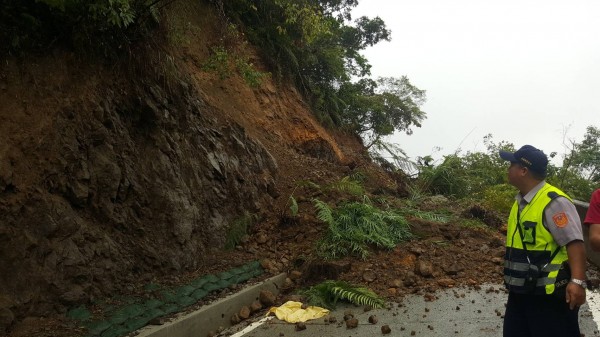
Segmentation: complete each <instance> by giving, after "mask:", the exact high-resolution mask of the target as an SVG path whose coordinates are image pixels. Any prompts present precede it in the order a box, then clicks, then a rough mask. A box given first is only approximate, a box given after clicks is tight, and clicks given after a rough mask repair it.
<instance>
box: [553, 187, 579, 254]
mask: <svg viewBox="0 0 600 337" xmlns="http://www.w3.org/2000/svg"><path fill="white" fill-rule="evenodd" d="M544 226H545V227H546V229H548V231H550V233H551V234H552V237H553V238H554V240H555V241H556V243H558V244H559V245H561V246H564V245H566V244H568V243H569V242H571V241H574V240H580V241H583V231H582V229H581V220H580V219H579V214H578V213H577V209H576V208H575V205H573V203H572V202H571V201H569V199H567V198H565V197H560V196H559V197H557V198H555V199H554V200H552V201H551V202H550V204H548V206H547V207H546V210H545V212H544Z"/></svg>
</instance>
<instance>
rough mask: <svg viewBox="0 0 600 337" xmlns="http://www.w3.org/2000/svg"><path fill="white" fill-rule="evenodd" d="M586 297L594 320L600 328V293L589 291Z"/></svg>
mask: <svg viewBox="0 0 600 337" xmlns="http://www.w3.org/2000/svg"><path fill="white" fill-rule="evenodd" d="M586 297H587V298H586V300H587V305H588V307H589V308H590V313H591V314H592V319H593V320H594V322H596V326H598V327H600V293H599V292H596V291H587V296H586Z"/></svg>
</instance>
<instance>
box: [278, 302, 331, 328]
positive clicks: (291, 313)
mask: <svg viewBox="0 0 600 337" xmlns="http://www.w3.org/2000/svg"><path fill="white" fill-rule="evenodd" d="M271 313H274V314H275V316H277V318H279V319H280V320H282V321H286V322H289V323H298V322H306V321H308V320H310V319H315V318H319V317H323V316H325V315H327V314H329V310H327V309H324V308H320V307H313V306H310V307H308V308H306V309H302V303H301V302H294V301H287V302H285V303H284V304H283V305H282V306H280V307H272V308H271V309H269V312H268V313H267V315H270V314H271Z"/></svg>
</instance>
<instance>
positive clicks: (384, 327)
mask: <svg viewBox="0 0 600 337" xmlns="http://www.w3.org/2000/svg"><path fill="white" fill-rule="evenodd" d="M390 332H392V329H390V326H389V325H387V324H386V325H382V326H381V333H382V334H384V335H387V334H389V333H390Z"/></svg>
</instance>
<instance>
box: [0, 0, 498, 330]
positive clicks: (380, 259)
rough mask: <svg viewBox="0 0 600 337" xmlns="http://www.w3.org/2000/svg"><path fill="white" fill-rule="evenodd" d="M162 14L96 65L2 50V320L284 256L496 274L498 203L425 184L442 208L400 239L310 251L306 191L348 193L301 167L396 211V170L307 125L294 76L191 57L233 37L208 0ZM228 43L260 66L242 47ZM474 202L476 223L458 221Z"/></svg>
mask: <svg viewBox="0 0 600 337" xmlns="http://www.w3.org/2000/svg"><path fill="white" fill-rule="evenodd" d="M198 13H204V14H203V15H198ZM171 18H179V19H178V20H167V21H166V26H167V27H168V30H169V33H168V35H167V36H168V37H169V38H168V39H166V40H165V41H153V43H154V44H152V45H150V46H140V47H139V49H138V50H133V51H132V54H133V55H146V56H144V57H142V58H136V60H125V61H122V62H117V63H115V64H110V65H106V64H99V63H97V62H89V60H82V59H81V58H80V57H77V56H75V55H73V54H72V53H70V52H66V51H63V50H55V51H53V52H52V53H51V54H50V55H45V56H28V57H24V58H21V59H16V58H12V57H8V58H6V59H5V60H2V65H0V102H2V104H0V219H2V220H0V256H1V260H0V334H1V333H2V330H5V331H6V334H7V335H8V336H11V337H21V336H37V337H41V336H57V335H60V336H80V335H82V331H81V330H80V329H78V328H74V327H73V322H71V321H69V320H68V319H66V318H65V313H66V311H67V310H68V309H69V308H72V307H74V306H77V305H80V304H89V303H90V302H91V301H92V300H95V299H106V298H111V297H112V296H115V295H120V296H127V295H140V294H141V293H142V292H143V289H142V286H143V285H144V284H147V283H148V282H155V283H158V284H161V285H177V284H182V283H185V282H187V281H189V280H191V279H193V278H195V277H197V276H198V275H202V274H207V273H218V272H220V271H226V270H229V269H231V268H233V267H236V266H239V265H241V264H243V263H245V262H248V261H252V260H256V259H258V260H260V261H261V263H262V265H263V267H265V269H266V270H267V273H266V274H265V275H264V276H263V277H268V276H270V275H274V274H277V273H280V272H282V271H287V272H292V271H297V273H295V275H297V276H299V278H298V279H296V280H295V281H294V283H293V284H290V286H291V287H292V288H290V289H288V290H289V291H291V290H292V289H293V288H297V287H303V286H307V285H311V284H314V283H315V282H319V281H321V280H323V279H325V278H327V279H341V280H346V281H349V282H350V283H352V284H360V285H365V286H367V287H369V288H371V289H372V290H374V291H375V292H377V293H378V294H380V295H382V296H385V297H386V298H388V299H390V300H395V299H399V298H401V297H402V296H404V295H405V294H408V293H420V294H423V295H424V296H428V297H429V298H431V299H433V297H434V295H433V292H434V291H435V290H436V289H439V288H448V287H456V286H460V285H469V286H477V285H479V284H481V283H483V282H500V280H501V275H502V263H503V260H502V256H503V252H504V248H503V242H504V238H503V234H502V233H501V229H499V228H498V226H499V225H500V224H501V223H502V222H503V220H502V219H503V217H499V216H498V215H494V214H493V212H490V211H486V210H484V209H482V208H481V207H480V206H478V205H461V204H460V203H457V202H455V201H449V200H447V199H445V198H439V197H437V198H435V197H434V198H428V199H423V200H422V202H420V203H418V207H419V208H421V209H422V210H424V211H436V210H441V209H445V210H449V211H450V212H452V213H453V214H454V217H453V220H452V221H451V222H449V223H437V222H431V221H425V220H422V219H419V218H416V217H415V218H409V223H410V225H411V227H412V230H413V232H414V233H415V234H417V235H418V238H417V239H415V240H412V241H410V242H407V243H403V244H400V245H399V246H398V247H396V248H395V249H393V250H391V251H384V250H374V251H373V253H372V254H371V255H370V256H369V257H368V258H367V259H366V260H360V259H357V258H355V257H347V258H343V259H341V260H336V261H333V262H328V261H322V260H320V259H319V258H318V257H317V256H315V254H314V242H316V240H318V238H319V237H320V236H321V235H322V233H323V231H324V230H325V229H326V226H325V225H324V224H323V223H322V222H320V221H318V220H317V219H316V218H315V211H314V208H313V206H312V202H311V199H312V198H315V197H316V198H319V199H321V200H323V201H326V202H328V203H329V204H330V205H335V204H336V203H339V202H342V201H345V200H349V199H351V198H353V197H352V196H350V195H348V194H345V193H341V192H324V189H321V190H319V189H310V188H303V187H298V186H299V185H301V184H300V183H301V182H307V181H310V182H312V183H315V184H317V185H319V186H322V187H324V186H328V185H330V184H333V183H335V182H339V181H340V179H342V178H343V177H346V176H349V175H351V174H356V173H360V174H361V175H362V176H363V177H364V182H363V186H364V188H365V190H366V191H367V194H368V195H370V196H371V197H381V198H385V199H386V200H388V203H389V204H390V205H391V206H392V207H399V208H402V207H406V201H405V200H403V199H401V197H403V196H406V189H405V185H406V183H407V182H408V181H407V178H406V177H403V176H401V175H392V174H389V173H388V172H386V171H385V170H383V169H382V168H380V167H379V166H377V165H374V164H373V163H372V162H371V161H370V160H369V159H368V156H367V154H366V150H365V148H364V147H363V145H362V144H361V142H360V140H359V139H358V138H357V137H355V136H352V135H347V134H344V133H341V132H336V131H332V130H328V129H326V128H324V127H323V126H321V125H320V124H319V123H318V121H317V120H316V119H315V118H314V117H313V115H312V114H311V112H310V109H309V108H308V105H307V104H306V102H304V101H303V99H302V97H301V96H300V95H299V94H298V92H297V91H296V90H295V89H294V88H293V87H291V86H289V85H286V84H277V83H275V82H273V81H271V80H266V81H265V82H264V83H263V84H262V85H261V87H259V88H251V87H249V86H247V85H246V84H245V83H244V82H243V80H242V79H241V78H240V77H239V76H237V75H233V76H231V77H229V78H226V79H221V78H220V77H219V76H218V74H216V73H214V72H206V71H204V70H202V64H203V62H205V60H206V59H207V57H208V56H209V55H210V47H211V46H214V45H219V44H220V43H228V44H234V45H236V43H238V44H239V42H236V41H220V40H219V37H220V36H223V30H224V28H223V27H222V25H221V24H220V23H219V22H220V21H219V17H218V15H217V14H215V12H214V11H213V9H212V7H210V5H209V4H208V3H204V2H194V1H178V2H174V7H173V8H171ZM174 22H187V24H186V25H184V26H182V25H178V24H175V23H174ZM157 40H160V39H158V38H157ZM157 46H158V48H157ZM166 46H168V47H166ZM236 48H238V49H239V50H240V51H243V52H244V53H247V54H248V55H250V56H251V60H252V61H253V62H254V64H255V65H257V67H259V69H261V68H260V67H261V66H260V64H261V62H260V59H259V58H258V57H257V56H256V53H255V52H254V51H253V50H252V49H250V48H249V47H245V46H243V45H239V46H238V47H236ZM165 50H169V52H168V53H166V52H165ZM167 55H168V57H167ZM262 70H266V69H262ZM292 194H293V196H294V197H295V198H296V199H297V200H298V203H299V207H300V212H299V215H298V216H297V217H292V216H291V215H290V213H289V204H288V202H289V196H290V195H292ZM244 212H249V213H251V214H254V215H255V218H256V221H255V222H254V223H253V225H252V226H251V227H250V228H249V229H248V233H247V235H246V236H245V237H244V238H243V239H242V242H241V243H240V244H239V245H238V246H237V247H236V249H234V250H231V251H227V250H225V249H224V245H225V241H226V236H227V232H228V226H229V224H231V223H233V222H235V220H236V219H239V218H240V217H241V216H242V215H243V214H244ZM472 217H477V218H480V219H481V220H482V221H484V222H485V223H487V224H488V225H489V226H488V227H485V226H482V227H472V226H467V225H465V223H466V219H469V218H472ZM221 295H223V294H221Z"/></svg>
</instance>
